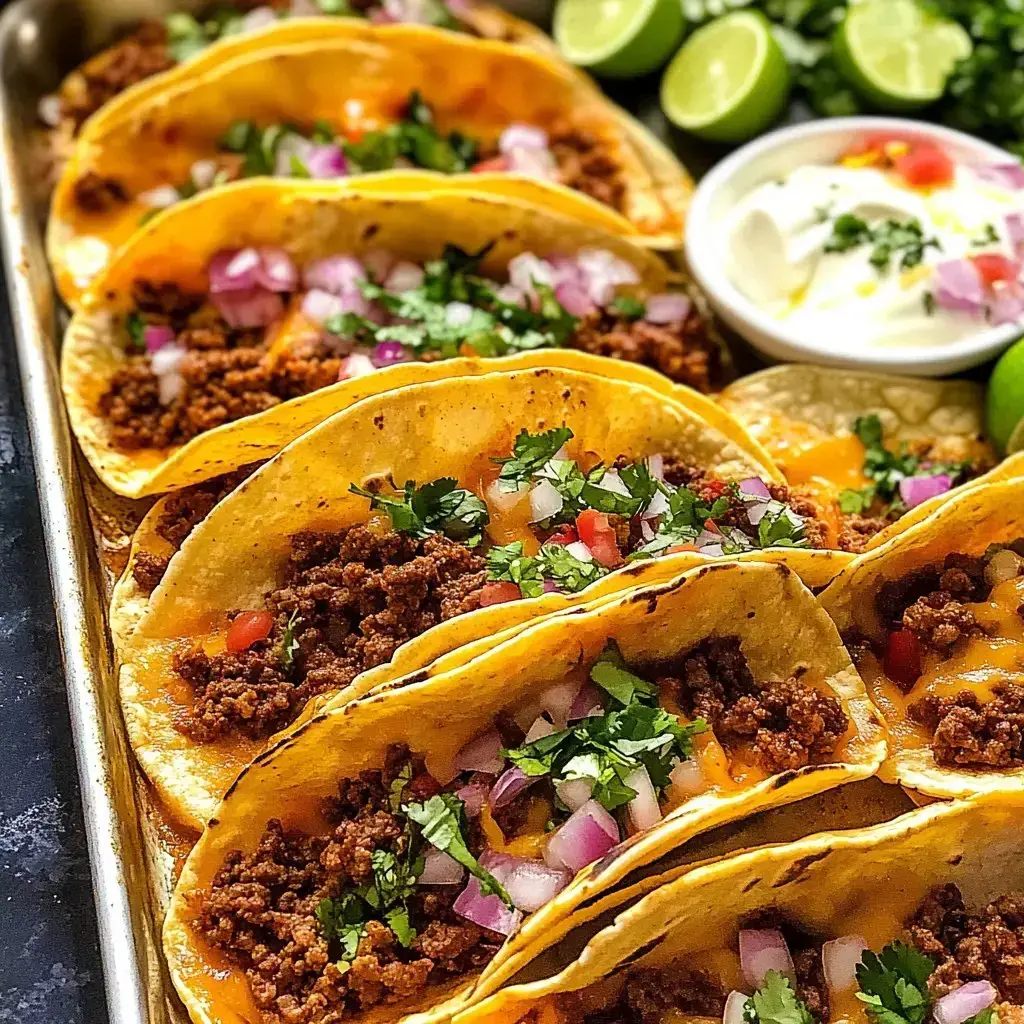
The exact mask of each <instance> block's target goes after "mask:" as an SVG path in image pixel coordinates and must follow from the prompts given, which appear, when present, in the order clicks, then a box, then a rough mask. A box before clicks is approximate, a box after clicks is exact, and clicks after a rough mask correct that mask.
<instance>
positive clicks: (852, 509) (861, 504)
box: [839, 484, 875, 515]
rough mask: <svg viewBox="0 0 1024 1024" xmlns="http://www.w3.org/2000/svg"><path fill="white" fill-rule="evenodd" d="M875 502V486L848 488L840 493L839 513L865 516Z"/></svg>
mask: <svg viewBox="0 0 1024 1024" xmlns="http://www.w3.org/2000/svg"><path fill="white" fill-rule="evenodd" d="M874 500H875V486H874V484H868V485H867V486H866V487H859V488H853V487H847V488H846V489H845V490H842V491H840V492H839V511H840V512H843V513H845V514H846V515H863V514H864V513H865V512H867V510H868V509H869V508H871V505H872V503H873V502H874Z"/></svg>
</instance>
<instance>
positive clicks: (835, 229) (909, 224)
mask: <svg viewBox="0 0 1024 1024" xmlns="http://www.w3.org/2000/svg"><path fill="white" fill-rule="evenodd" d="M862 245H870V246H871V255H870V256H869V257H868V262H869V263H870V264H871V265H872V266H873V267H874V268H875V269H876V270H878V271H879V272H880V273H881V272H884V271H887V270H888V269H889V265H890V263H891V262H892V259H893V258H894V257H898V258H899V268H900V269H901V270H910V269H911V268H912V267H916V266H918V265H919V264H920V263H921V261H922V260H923V259H924V254H925V251H926V250H927V249H929V248H935V249H941V248H942V245H941V244H940V242H939V240H938V239H937V238H926V237H925V235H924V232H923V230H922V229H921V222H920V221H919V220H917V219H914V218H911V219H910V220H907V221H896V220H884V221H881V222H880V223H878V224H875V225H874V226H872V225H869V224H868V223H867V222H866V221H865V220H863V219H862V218H860V217H858V216H856V214H852V213H844V214H841V215H840V216H838V217H836V219H835V220H834V221H833V222H832V234H831V235H830V236H829V237H828V239H827V240H826V242H825V246H824V249H825V252H827V253H842V252H849V251H850V250H851V249H856V248H859V247H860V246H862Z"/></svg>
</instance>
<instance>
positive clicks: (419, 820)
mask: <svg viewBox="0 0 1024 1024" xmlns="http://www.w3.org/2000/svg"><path fill="white" fill-rule="evenodd" d="M403 810H404V811H405V813H406V814H407V815H408V816H409V818H410V819H411V820H412V821H414V822H416V824H417V825H419V826H420V828H421V830H422V836H423V839H424V840H425V841H426V842H428V843H430V845H431V846H433V847H434V848H435V849H437V850H441V851H442V852H443V853H447V854H448V856H449V857H451V858H452V860H454V861H457V862H458V863H459V864H461V865H462V866H463V867H464V868H465V869H466V870H467V871H468V872H469V873H470V874H471V875H473V877H474V878H476V879H477V880H478V881H479V882H480V892H481V894H482V895H484V896H487V895H495V896H498V897H499V898H500V899H501V901H502V902H503V903H504V904H505V905H506V906H508V907H511V906H512V900H511V899H510V898H509V895H508V893H507V892H505V889H504V887H503V886H502V884H501V883H500V882H499V881H498V880H497V879H496V878H495V877H494V876H493V875H492V874H491V873H490V872H489V871H488V870H487V869H486V868H484V867H481V865H480V862H479V861H478V860H477V859H476V857H474V856H473V854H472V853H471V852H470V850H469V847H468V846H467V845H466V840H465V838H464V836H465V821H464V819H465V805H464V804H463V802H462V801H461V800H460V799H459V798H458V797H457V796H455V794H454V793H439V794H437V795H436V796H432V797H431V798H430V799H429V800H428V801H427V802H426V803H422V804H408V805H407V806H406V807H404V808H403Z"/></svg>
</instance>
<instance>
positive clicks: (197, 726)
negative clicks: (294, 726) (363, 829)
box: [175, 526, 487, 743]
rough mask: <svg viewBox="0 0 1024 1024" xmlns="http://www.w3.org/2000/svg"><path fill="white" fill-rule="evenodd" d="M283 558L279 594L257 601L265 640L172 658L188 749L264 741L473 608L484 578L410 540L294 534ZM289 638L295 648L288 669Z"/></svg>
mask: <svg viewBox="0 0 1024 1024" xmlns="http://www.w3.org/2000/svg"><path fill="white" fill-rule="evenodd" d="M291 548H292V550H291V557H290V560H289V564H288V567H287V570H286V573H285V583H284V585H283V586H281V587H280V588H278V589H277V590H274V591H272V592H271V593H270V594H268V596H267V603H266V605H267V608H268V610H269V611H270V612H271V613H272V614H273V615H274V616H275V623H274V627H273V629H272V631H271V633H270V635H269V636H268V637H267V639H266V640H260V641H257V642H256V643H254V644H253V645H252V646H251V647H250V648H249V649H248V650H246V651H242V652H240V653H231V652H228V651H225V652H224V653H222V654H215V655H208V654H206V653H205V652H204V651H202V650H194V651H190V652H189V653H187V654H183V655H179V656H178V657H177V658H176V661H175V668H176V670H177V672H178V673H179V674H180V675H181V676H182V678H184V679H186V680H187V681H188V682H189V683H190V684H191V685H192V687H193V689H194V692H195V699H194V705H193V707H192V708H190V709H188V711H186V712H184V713H183V714H182V716H181V718H180V720H179V722H178V728H179V729H180V730H181V731H182V732H184V733H185V734H186V735H187V736H189V737H191V738H192V739H194V740H196V741H197V742H200V743H205V742H210V741H212V740H214V739H217V738H218V737H220V736H224V735H228V734H231V733H242V734H244V735H247V736H253V737H257V738H262V737H266V736H268V735H270V734H271V733H272V732H274V731H276V730H277V729H279V728H281V727H282V726H284V725H286V724H287V723H288V722H290V721H291V720H292V719H293V718H294V717H295V715H296V714H297V713H298V712H299V711H300V710H301V708H302V707H303V705H304V704H305V703H306V701H307V700H309V699H310V698H311V697H315V696H317V695H318V694H320V693H324V692H327V691H331V690H340V689H342V688H343V687H345V686H347V685H348V684H349V683H350V682H352V680H353V679H354V678H355V677H356V676H357V675H358V674H359V673H360V672H363V671H365V670H366V669H370V668H374V667H375V666H377V665H382V664H384V663H385V662H387V661H389V660H390V659H391V656H392V655H393V654H394V652H395V651H396V650H397V649H398V648H399V647H400V646H401V645H402V644H404V643H405V642H406V641H407V640H411V639H412V638H413V637H415V636H419V635H420V634H421V633H424V632H426V631H427V630H428V629H430V628H431V627H432V626H435V625H437V623H439V622H441V621H442V620H444V619H450V618H454V617H455V616H456V615H461V614H463V613H464V612H468V611H473V610H475V609H476V608H479V607H480V590H481V589H482V588H483V586H484V584H485V583H486V578H487V572H486V568H485V561H484V559H483V558H482V557H480V556H479V555H477V554H474V553H473V552H472V551H471V550H470V549H469V548H467V547H465V545H463V544H458V543H456V542H455V541H451V540H448V538H446V537H444V536H441V535H440V534H433V535H431V536H430V537H427V538H426V539H425V540H414V539H413V538H410V537H408V536H407V535H405V534H399V533H394V532H392V531H391V530H390V529H381V530H374V529H371V528H369V527H366V526H354V527H351V528H349V529H348V530H343V531H341V532H340V533H312V532H304V533H299V534H296V535H295V536H294V537H292V538H291ZM289 622H291V623H292V625H291V627H290V628H289ZM289 632H290V633H291V636H292V638H293V640H294V643H295V645H297V646H296V648H295V650H294V652H293V653H292V654H291V656H290V659H288V663H286V657H285V654H284V651H285V636H286V633H289Z"/></svg>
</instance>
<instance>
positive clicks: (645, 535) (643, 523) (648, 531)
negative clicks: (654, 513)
mask: <svg viewBox="0 0 1024 1024" xmlns="http://www.w3.org/2000/svg"><path fill="white" fill-rule="evenodd" d="M657 536H658V532H657V530H655V528H654V520H653V519H645V518H641V520H640V539H641V540H642V541H643V542H644V543H647V542H648V541H651V540H654V538H655V537H657Z"/></svg>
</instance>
